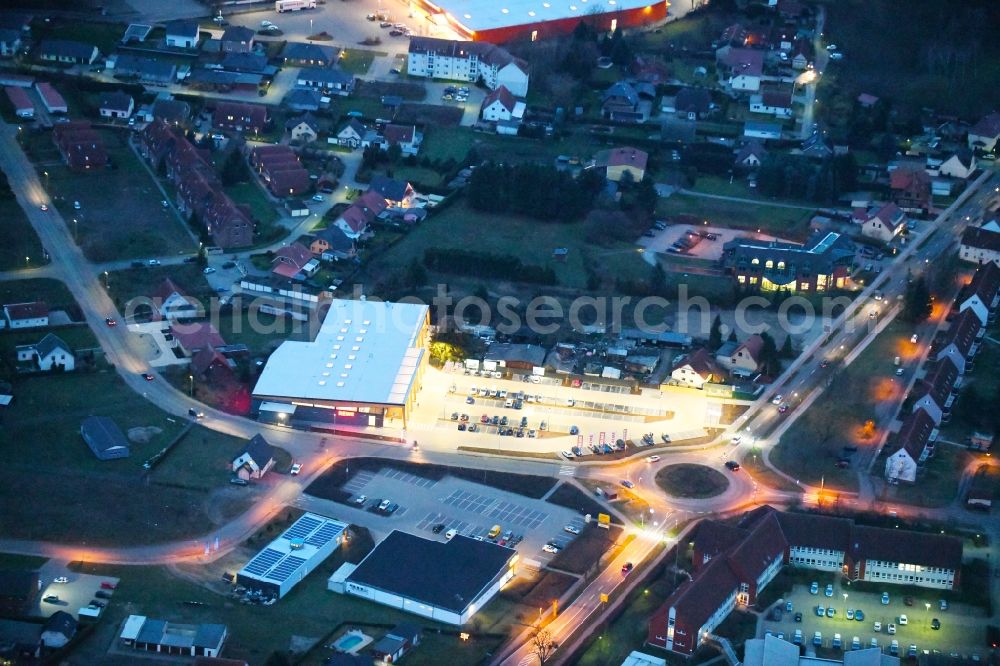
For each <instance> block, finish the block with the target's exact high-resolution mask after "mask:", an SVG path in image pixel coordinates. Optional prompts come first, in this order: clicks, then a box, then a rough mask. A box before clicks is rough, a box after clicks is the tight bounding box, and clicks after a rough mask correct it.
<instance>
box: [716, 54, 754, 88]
mask: <svg viewBox="0 0 1000 666" xmlns="http://www.w3.org/2000/svg"><path fill="white" fill-rule="evenodd" d="M715 62H716V65H717V66H718V70H719V75H720V78H721V79H722V80H723V81H724V82H725V84H726V85H727V86H728V87H729V88H730V89H732V90H739V91H745V92H757V91H758V90H760V83H761V77H762V76H763V74H764V52H763V51H760V50H758V49H744V48H734V47H732V46H723V47H722V48H720V49H719V50H718V51H716V52H715Z"/></svg>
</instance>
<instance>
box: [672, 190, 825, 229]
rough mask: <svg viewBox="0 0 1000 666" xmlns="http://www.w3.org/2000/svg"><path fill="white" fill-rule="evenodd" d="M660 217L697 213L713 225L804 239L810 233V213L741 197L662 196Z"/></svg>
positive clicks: (696, 214)
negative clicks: (728, 198)
mask: <svg viewBox="0 0 1000 666" xmlns="http://www.w3.org/2000/svg"><path fill="white" fill-rule="evenodd" d="M656 214H657V215H658V216H660V217H667V216H672V215H695V216H697V217H699V218H701V219H703V220H708V223H709V224H711V225H718V226H722V227H730V228H733V229H746V230H752V231H756V230H757V229H760V230H761V231H763V232H767V233H771V234H775V235H777V236H780V237H782V238H788V239H791V240H804V239H805V238H806V236H807V235H808V233H809V218H810V217H811V216H810V213H809V211H807V210H799V209H796V208H782V207H779V206H768V205H767V204H766V203H761V204H751V203H747V202H742V201H723V200H719V199H707V198H704V197H694V196H688V195H684V194H673V195H671V196H669V197H667V198H665V199H660V201H659V203H658V204H657V206H656Z"/></svg>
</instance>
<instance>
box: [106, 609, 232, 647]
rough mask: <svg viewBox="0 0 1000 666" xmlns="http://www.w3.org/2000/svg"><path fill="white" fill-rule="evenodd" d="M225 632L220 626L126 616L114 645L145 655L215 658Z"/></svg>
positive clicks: (224, 640) (223, 627)
mask: <svg viewBox="0 0 1000 666" xmlns="http://www.w3.org/2000/svg"><path fill="white" fill-rule="evenodd" d="M227 635H228V631H227V629H226V625H224V624H179V623H176V622H168V621H167V620H154V619H152V618H148V617H146V616H144V615H129V616H128V617H127V618H126V619H125V623H124V624H123V625H122V632H121V634H119V636H118V644H119V645H120V646H121V647H128V648H132V649H135V650H144V651H146V652H159V653H161V654H172V655H183V656H190V657H218V656H219V653H220V652H221V651H222V644H223V643H225V642H226V636H227Z"/></svg>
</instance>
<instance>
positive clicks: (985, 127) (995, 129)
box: [968, 112, 1000, 153]
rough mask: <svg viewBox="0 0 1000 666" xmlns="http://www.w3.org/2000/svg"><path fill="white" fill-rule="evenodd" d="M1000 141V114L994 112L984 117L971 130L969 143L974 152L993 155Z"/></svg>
mask: <svg viewBox="0 0 1000 666" xmlns="http://www.w3.org/2000/svg"><path fill="white" fill-rule="evenodd" d="M998 141H1000V113H997V112H993V113H991V114H989V115H986V116H983V117H982V118H981V119H980V120H979V122H978V123H976V124H975V125H973V127H972V129H970V130H969V137H968V142H969V148H971V149H972V150H980V151H982V152H984V153H992V152H994V151H995V150H996V147H997V142H998Z"/></svg>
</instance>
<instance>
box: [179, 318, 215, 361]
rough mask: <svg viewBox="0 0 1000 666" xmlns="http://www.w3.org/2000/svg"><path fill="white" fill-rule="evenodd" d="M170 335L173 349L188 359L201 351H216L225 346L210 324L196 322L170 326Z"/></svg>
mask: <svg viewBox="0 0 1000 666" xmlns="http://www.w3.org/2000/svg"><path fill="white" fill-rule="evenodd" d="M170 334H171V336H172V337H173V339H174V343H175V347H176V348H177V349H179V350H180V351H181V353H183V354H184V356H186V357H188V358H190V357H192V356H194V355H195V354H197V353H198V352H200V351H201V350H202V349H218V348H220V347H225V346H226V341H225V340H223V339H222V336H221V335H220V334H219V331H217V330H216V329H215V326H213V325H212V324H211V323H210V322H206V321H197V322H185V323H178V322H172V323H171V324H170Z"/></svg>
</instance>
